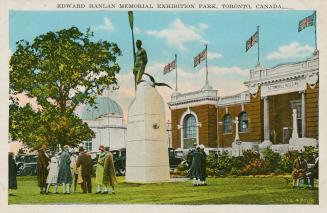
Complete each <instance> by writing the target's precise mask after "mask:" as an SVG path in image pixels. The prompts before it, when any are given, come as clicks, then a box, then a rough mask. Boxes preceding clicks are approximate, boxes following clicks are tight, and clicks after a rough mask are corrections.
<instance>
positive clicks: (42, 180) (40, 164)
mask: <svg viewBox="0 0 327 213" xmlns="http://www.w3.org/2000/svg"><path fill="white" fill-rule="evenodd" d="M46 149H47V145H46V144H42V146H41V148H40V149H39V150H38V158H37V182H38V186H39V187H40V194H45V193H46V187H47V176H48V165H49V157H48V155H47V154H46V152H45V151H46Z"/></svg>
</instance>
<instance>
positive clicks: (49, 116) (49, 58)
mask: <svg viewBox="0 0 327 213" xmlns="http://www.w3.org/2000/svg"><path fill="white" fill-rule="evenodd" d="M92 37H93V33H92V32H90V30H87V31H86V33H82V32H80V31H79V29H78V28H76V27H71V28H69V29H63V30H60V31H57V32H51V31H50V32H48V33H45V34H43V35H40V36H38V37H36V38H35V39H34V40H33V42H32V43H31V44H30V43H29V42H28V41H25V40H21V41H18V42H17V43H16V51H15V52H14V53H13V55H12V56H11V59H10V91H11V94H10V95H11V97H13V96H15V95H16V94H19V93H23V94H25V95H26V96H28V97H30V98H35V99H36V102H37V104H38V106H39V109H38V110H34V109H32V108H31V107H30V106H28V107H27V108H24V107H20V106H12V108H13V110H16V111H17V113H16V114H13V116H11V118H12V119H11V124H15V122H16V123H17V122H19V121H17V119H19V117H16V115H19V116H23V117H24V118H23V120H24V119H26V121H25V122H27V125H26V126H22V127H23V128H24V129H23V130H21V131H22V132H21V133H19V132H13V131H10V134H11V135H14V137H13V138H16V139H19V140H20V141H22V142H24V143H27V144H31V145H32V146H36V145H40V143H48V144H52V145H53V146H54V145H55V144H58V143H59V144H61V145H65V144H68V145H74V144H77V143H79V142H81V141H84V140H89V139H91V138H92V137H94V133H93V132H92V131H91V129H89V127H88V126H87V125H86V124H84V123H83V122H82V121H81V120H80V119H79V118H78V117H77V116H76V115H74V111H75V109H76V107H77V106H78V105H80V104H85V103H88V104H91V105H94V104H95V98H96V96H97V95H100V94H102V92H103V91H104V90H106V89H110V90H113V89H117V88H118V86H117V79H116V74H117V73H118V72H119V70H120V67H119V65H118V63H117V57H118V56H119V55H121V51H120V49H119V47H118V46H117V44H115V43H112V42H107V41H101V40H100V41H92V40H91V38H92ZM12 105H15V104H12ZM21 110H23V111H22V112H19V111H21ZM25 111H33V113H32V112H31V114H30V115H27V114H28V113H26V112H25ZM29 116H31V117H33V116H36V118H34V119H30V118H29ZM32 120H33V122H34V123H33V122H32ZM28 121H31V123H30V122H28ZM30 126H33V131H31V133H30V134H32V136H29V137H30V138H29V139H26V136H23V135H22V133H26V132H29V129H31V127H30ZM14 129H15V128H14V127H12V128H11V130H14ZM16 130H17V128H16ZM32 138H33V139H32ZM33 141H34V142H33Z"/></svg>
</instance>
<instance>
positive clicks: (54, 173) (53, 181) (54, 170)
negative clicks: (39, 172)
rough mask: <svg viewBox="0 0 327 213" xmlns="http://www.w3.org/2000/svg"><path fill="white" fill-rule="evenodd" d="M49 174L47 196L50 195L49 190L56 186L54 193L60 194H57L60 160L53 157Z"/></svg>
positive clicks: (49, 166)
mask: <svg viewBox="0 0 327 213" xmlns="http://www.w3.org/2000/svg"><path fill="white" fill-rule="evenodd" d="M48 170H49V174H48V177H47V184H48V185H47V191H46V194H48V193H49V189H50V186H51V185H54V189H53V193H54V194H58V192H57V187H58V185H57V179H58V172H59V165H58V159H57V158H56V157H55V156H53V157H52V158H51V161H50V164H49V165H48Z"/></svg>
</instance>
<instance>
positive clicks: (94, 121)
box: [81, 96, 126, 152]
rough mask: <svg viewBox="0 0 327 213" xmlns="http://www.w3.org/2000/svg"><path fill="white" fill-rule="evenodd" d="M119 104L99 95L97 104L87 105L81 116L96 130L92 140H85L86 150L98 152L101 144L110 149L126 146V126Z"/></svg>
mask: <svg viewBox="0 0 327 213" xmlns="http://www.w3.org/2000/svg"><path fill="white" fill-rule="evenodd" d="M123 117H124V116H123V111H122V109H121V107H120V106H119V104H118V103H117V102H115V101H114V100H112V99H110V98H109V97H105V96H99V97H97V98H96V105H95V106H93V107H91V106H90V105H86V106H85V107H84V108H83V111H82V115H81V118H82V119H83V121H84V122H86V123H87V124H88V125H89V127H90V128H91V129H92V130H93V131H94V132H95V135H96V136H95V138H93V139H92V141H86V142H84V146H85V148H86V150H88V151H92V152H96V151H98V148H99V146H100V145H104V146H109V147H110V149H119V148H125V147H126V140H125V139H126V126H125V125H124V120H123Z"/></svg>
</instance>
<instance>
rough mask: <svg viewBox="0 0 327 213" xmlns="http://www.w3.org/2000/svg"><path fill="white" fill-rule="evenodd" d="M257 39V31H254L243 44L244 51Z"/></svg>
mask: <svg viewBox="0 0 327 213" xmlns="http://www.w3.org/2000/svg"><path fill="white" fill-rule="evenodd" d="M258 39H259V31H257V32H255V33H254V34H253V35H252V36H251V37H250V38H249V39H248V40H247V41H246V45H245V52H247V51H248V50H249V49H250V48H251V47H252V46H253V45H254V44H255V43H256V42H258Z"/></svg>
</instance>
